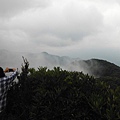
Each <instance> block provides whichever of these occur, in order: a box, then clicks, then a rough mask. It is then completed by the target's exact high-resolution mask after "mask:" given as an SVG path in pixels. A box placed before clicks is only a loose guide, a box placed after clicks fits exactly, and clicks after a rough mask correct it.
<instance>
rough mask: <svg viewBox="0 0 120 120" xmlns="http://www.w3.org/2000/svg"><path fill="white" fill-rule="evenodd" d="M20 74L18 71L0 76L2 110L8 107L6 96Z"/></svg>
mask: <svg viewBox="0 0 120 120" xmlns="http://www.w3.org/2000/svg"><path fill="white" fill-rule="evenodd" d="M17 75H18V72H17V71H15V72H13V73H12V74H11V75H10V76H5V77H2V78H0V112H2V111H3V109H4V108H5V107H6V96H7V91H8V90H9V88H10V86H11V84H12V82H13V80H14V79H15V78H16V76H17Z"/></svg>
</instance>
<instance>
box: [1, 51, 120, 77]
mask: <svg viewBox="0 0 120 120" xmlns="http://www.w3.org/2000/svg"><path fill="white" fill-rule="evenodd" d="M22 56H24V57H25V58H27V59H28V61H29V62H30V67H34V68H38V67H39V66H43V67H47V68H49V69H53V67H61V68H62V69H65V70H69V71H82V72H83V73H85V74H89V75H93V76H96V77H99V76H102V77H105V76H111V77H120V67H119V66H117V65H115V64H114V63H111V62H108V61H107V60H102V59H97V58H91V59H89V60H81V59H80V58H70V57H68V56H58V55H52V54H49V53H47V52H41V53H24V52H11V51H7V50H0V65H1V66H2V67H4V68H5V67H18V68H20V67H21V63H22V62H23V61H22Z"/></svg>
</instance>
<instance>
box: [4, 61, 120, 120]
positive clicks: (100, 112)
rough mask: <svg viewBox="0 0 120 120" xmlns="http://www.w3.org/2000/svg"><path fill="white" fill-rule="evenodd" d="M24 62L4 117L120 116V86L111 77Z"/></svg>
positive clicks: (81, 119)
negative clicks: (31, 64) (33, 66)
mask: <svg viewBox="0 0 120 120" xmlns="http://www.w3.org/2000/svg"><path fill="white" fill-rule="evenodd" d="M24 63H25V66H23V67H22V73H21V74H20V77H19V82H18V83H17V84H14V85H13V87H12V88H11V90H10V91H9V94H8V104H7V108H6V111H5V113H4V120H22V119H23V120H102V119H105V120H118V119H120V110H119V108H120V87H119V86H117V84H115V85H114V86H112V85H111V84H112V81H111V79H112V78H110V79H109V78H99V79H95V78H94V77H92V76H89V75H85V74H83V73H82V72H76V71H74V72H72V71H66V70H62V69H61V68H60V67H54V68H53V69H52V70H49V69H47V68H46V67H39V68H38V70H35V69H34V68H30V69H28V66H29V63H28V61H27V60H26V59H24ZM28 72H29V74H28ZM117 80H119V79H116V80H115V81H116V82H115V83H118V82H117ZM108 81H109V82H108Z"/></svg>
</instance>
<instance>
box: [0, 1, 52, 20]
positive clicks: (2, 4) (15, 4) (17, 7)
mask: <svg viewBox="0 0 120 120" xmlns="http://www.w3.org/2000/svg"><path fill="white" fill-rule="evenodd" d="M50 1H51V0H44V1H42V0H0V18H9V17H12V16H14V15H17V14H18V13H21V12H24V11H25V10H28V9H31V8H35V7H46V6H47V5H49V3H50Z"/></svg>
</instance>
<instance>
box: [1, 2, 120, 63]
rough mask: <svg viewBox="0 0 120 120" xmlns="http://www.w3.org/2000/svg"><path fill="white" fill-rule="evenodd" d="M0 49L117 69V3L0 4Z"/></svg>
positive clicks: (119, 6)
mask: <svg viewBox="0 0 120 120" xmlns="http://www.w3.org/2000/svg"><path fill="white" fill-rule="evenodd" d="M0 49H7V50H10V51H17V52H33V53H39V52H43V51H46V52H48V53H50V54H55V55H59V56H70V57H79V58H81V59H90V58H101V59H105V60H108V61H110V62H114V63H116V64H117V65H120V0H0Z"/></svg>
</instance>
